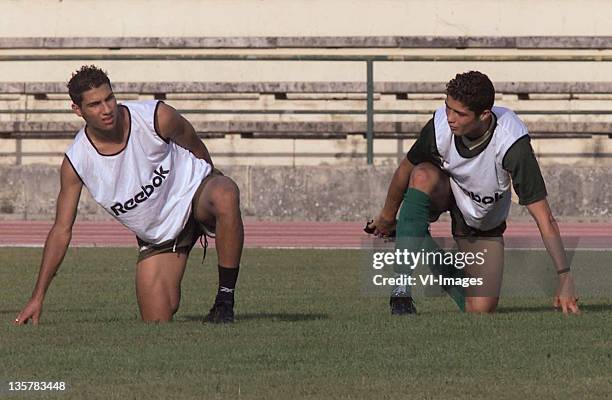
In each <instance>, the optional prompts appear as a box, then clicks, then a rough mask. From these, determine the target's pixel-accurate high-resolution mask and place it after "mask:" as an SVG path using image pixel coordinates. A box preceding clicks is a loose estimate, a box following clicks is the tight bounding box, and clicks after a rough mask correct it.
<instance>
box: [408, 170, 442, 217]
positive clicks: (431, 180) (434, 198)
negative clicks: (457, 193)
mask: <svg viewBox="0 0 612 400" xmlns="http://www.w3.org/2000/svg"><path fill="white" fill-rule="evenodd" d="M408 187H410V188H413V189H417V190H420V191H421V192H423V193H426V194H427V195H429V197H431V208H432V209H433V210H439V211H446V210H448V209H449V207H450V193H451V190H450V183H449V181H448V176H446V175H445V174H444V173H443V172H442V170H440V168H438V167H436V166H435V165H433V164H431V163H428V162H424V163H421V164H417V165H415V167H414V168H413V169H412V173H411V174H410V182H409V183H408Z"/></svg>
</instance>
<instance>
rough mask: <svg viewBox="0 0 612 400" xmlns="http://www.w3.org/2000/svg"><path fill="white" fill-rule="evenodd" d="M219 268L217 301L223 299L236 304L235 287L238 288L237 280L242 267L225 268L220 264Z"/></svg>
mask: <svg viewBox="0 0 612 400" xmlns="http://www.w3.org/2000/svg"><path fill="white" fill-rule="evenodd" d="M218 268H219V289H218V290H217V298H216V299H215V302H218V301H223V302H230V303H232V305H233V304H234V289H235V288H236V281H237V280H238V271H239V269H240V267H239V266H238V267H236V268H225V267H222V266H220V265H219V266H218Z"/></svg>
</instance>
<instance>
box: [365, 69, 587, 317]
mask: <svg viewBox="0 0 612 400" xmlns="http://www.w3.org/2000/svg"><path fill="white" fill-rule="evenodd" d="M494 99H495V89H494V87H493V84H492V83H491V81H490V80H489V78H488V77H487V76H486V75H484V74H482V73H480V72H477V71H470V72H466V73H463V74H457V75H456V76H455V78H454V79H452V80H451V81H450V82H449V83H448V84H447V90H446V101H445V106H444V107H441V108H439V109H437V110H436V111H435V113H434V116H433V118H432V119H431V120H430V121H429V122H428V123H427V124H426V125H425V127H424V128H423V129H422V131H421V134H420V136H419V138H418V139H417V141H416V142H415V143H414V145H413V146H412V148H411V149H410V151H409V152H408V154H407V157H406V158H405V159H404V160H403V161H402V162H401V163H400V165H399V167H398V168H397V170H396V171H395V174H394V175H393V178H392V181H391V184H390V186H389V190H388V193H387V198H386V201H385V204H384V207H383V209H382V211H381V212H380V214H379V215H378V217H377V218H376V219H375V220H374V221H373V222H372V223H371V224H370V225H369V226H368V227H367V228H368V231H373V232H374V234H375V235H377V236H379V237H387V236H389V235H392V234H393V232H394V231H396V235H397V238H396V240H397V242H398V243H400V242H401V243H402V246H404V247H408V250H410V251H413V252H419V251H424V250H434V248H435V247H437V246H436V244H435V242H434V241H433V240H432V239H431V236H430V234H429V223H430V222H433V221H435V220H436V219H437V218H438V217H439V215H440V214H441V213H442V212H445V211H450V213H451V218H452V234H453V237H454V239H455V241H456V242H457V245H458V248H459V250H460V251H462V252H471V253H473V254H476V253H478V252H481V254H485V257H484V260H485V261H484V265H477V264H473V265H471V266H465V268H464V269H463V270H462V271H460V272H461V275H462V276H463V277H469V278H481V279H482V280H483V281H484V285H483V286H481V287H476V286H474V287H473V288H469V289H466V290H465V291H463V290H461V289H460V291H461V292H460V293H459V292H457V288H452V287H447V288H446V289H447V291H448V292H449V294H450V295H451V297H453V299H454V300H455V301H456V302H457V304H458V305H459V307H460V308H461V309H463V310H465V311H468V312H494V311H495V309H496V307H497V303H498V300H499V290H500V288H501V278H502V273H503V263H504V243H503V233H504V231H505V229H506V218H507V216H508V213H509V211H510V203H511V202H510V200H511V185H512V187H514V190H515V192H516V194H517V195H518V198H519V204H521V205H524V206H526V207H527V209H528V210H529V213H530V214H531V215H532V217H533V218H534V220H535V222H536V223H537V226H538V228H539V230H540V233H541V236H542V239H543V241H544V244H545V246H546V249H547V250H548V253H549V254H550V256H551V258H552V260H553V262H554V265H555V267H556V269H557V273H558V276H559V288H558V290H557V293H556V296H555V297H554V299H553V303H554V307H555V308H561V309H562V310H563V312H564V313H578V312H579V309H578V306H577V304H576V300H577V299H576V297H575V292H574V282H573V277H572V274H571V272H570V269H569V266H568V262H567V259H566V255H565V250H564V247H563V243H562V241H561V236H560V233H559V227H558V225H557V223H556V221H555V219H554V217H553V215H552V213H551V210H550V207H549V205H548V202H547V200H546V196H547V192H546V187H545V184H544V180H543V178H542V174H541V172H540V168H539V166H538V162H537V160H536V158H535V156H534V154H533V149H532V147H531V144H530V139H529V135H528V132H527V127H526V126H525V124H524V123H523V122H522V121H521V120H520V119H519V118H518V117H517V116H516V114H515V113H514V112H512V111H511V110H509V109H507V108H503V107H494V106H493V102H494ZM400 205H401V210H400ZM398 210H400V212H399V217H398V220H397V226H396V214H397V212H398ZM417 238H418V239H417ZM482 252H484V253H482ZM453 269H455V268H451V270H453ZM450 272H451V273H453V272H457V271H456V270H455V271H450ZM404 273H405V271H404ZM390 306H391V313H392V314H394V315H402V314H411V313H415V312H416V308H415V307H414V303H413V300H412V297H411V295H410V290H409V286H408V287H407V286H397V287H396V288H395V290H394V291H393V293H392V295H391V299H390Z"/></svg>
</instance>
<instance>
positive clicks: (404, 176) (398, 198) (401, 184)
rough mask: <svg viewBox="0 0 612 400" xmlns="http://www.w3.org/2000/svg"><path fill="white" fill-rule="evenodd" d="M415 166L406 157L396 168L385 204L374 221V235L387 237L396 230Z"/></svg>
mask: <svg viewBox="0 0 612 400" xmlns="http://www.w3.org/2000/svg"><path fill="white" fill-rule="evenodd" d="M413 168H414V165H413V164H412V163H411V162H410V161H408V159H407V158H404V159H403V160H402V162H401V163H400V165H399V167H397V169H396V170H395V173H394V174H393V178H391V183H390V184H389V190H387V198H386V199H385V205H384V206H383V209H382V210H381V212H380V214H379V215H378V217H377V218H376V219H375V220H374V223H373V225H374V228H375V229H374V235H376V236H380V237H385V236H389V235H390V234H391V233H392V232H393V231H394V230H395V216H396V215H397V211H398V210H399V208H400V205H401V204H402V201H403V199H404V192H405V191H406V189H408V183H409V182H410V174H411V173H412V169H413Z"/></svg>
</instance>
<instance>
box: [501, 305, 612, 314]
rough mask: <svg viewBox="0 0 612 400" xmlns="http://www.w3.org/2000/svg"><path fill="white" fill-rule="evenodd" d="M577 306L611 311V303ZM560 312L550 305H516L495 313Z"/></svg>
mask: <svg viewBox="0 0 612 400" xmlns="http://www.w3.org/2000/svg"><path fill="white" fill-rule="evenodd" d="M578 307H580V310H581V311H583V312H609V311H612V304H580V303H578ZM547 311H548V312H559V313H560V312H561V309H559V310H555V309H554V308H553V306H552V305H550V306H516V307H500V308H498V309H497V311H496V312H497V313H500V314H507V313H541V312H547Z"/></svg>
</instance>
